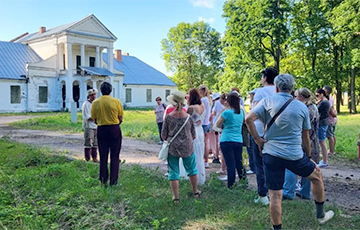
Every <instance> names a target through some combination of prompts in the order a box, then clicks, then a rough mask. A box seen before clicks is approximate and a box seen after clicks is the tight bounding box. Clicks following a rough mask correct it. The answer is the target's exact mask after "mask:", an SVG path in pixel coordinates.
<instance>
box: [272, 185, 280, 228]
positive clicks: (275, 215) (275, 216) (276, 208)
mask: <svg viewBox="0 0 360 230" xmlns="http://www.w3.org/2000/svg"><path fill="white" fill-rule="evenodd" d="M282 194H283V192H282V189H281V190H271V189H269V196H270V206H269V211H270V219H271V224H272V225H279V224H281V212H282V208H281V200H282Z"/></svg>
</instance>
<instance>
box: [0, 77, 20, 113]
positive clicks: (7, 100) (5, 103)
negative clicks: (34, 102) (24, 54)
mask: <svg viewBox="0 0 360 230" xmlns="http://www.w3.org/2000/svg"><path fill="white" fill-rule="evenodd" d="M12 85H14V86H20V92H21V93H20V95H21V101H20V104H11V95H10V94H11V93H10V86H12ZM0 98H1V101H0V113H9V112H25V110H26V83H25V81H24V80H22V81H19V80H4V79H2V80H1V81H0Z"/></svg>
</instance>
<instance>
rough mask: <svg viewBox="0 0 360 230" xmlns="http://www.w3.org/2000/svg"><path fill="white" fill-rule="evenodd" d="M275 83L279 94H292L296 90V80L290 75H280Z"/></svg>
mask: <svg viewBox="0 0 360 230" xmlns="http://www.w3.org/2000/svg"><path fill="white" fill-rule="evenodd" d="M274 83H275V86H276V87H277V88H278V89H279V92H284V93H290V92H291V90H292V89H293V88H294V85H295V80H294V78H293V76H291V75H290V74H280V75H278V76H277V77H276V78H275V79H274Z"/></svg>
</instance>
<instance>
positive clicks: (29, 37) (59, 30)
mask: <svg viewBox="0 0 360 230" xmlns="http://www.w3.org/2000/svg"><path fill="white" fill-rule="evenodd" d="M90 17H92V18H94V19H95V20H96V21H97V22H98V23H100V24H101V25H102V26H103V27H104V29H105V30H106V31H108V32H109V34H110V35H111V37H106V36H99V35H94V34H87V33H81V32H77V31H70V30H71V29H72V28H73V26H75V25H77V24H78V23H81V22H82V21H84V20H86V19H88V18H90ZM63 32H71V33H76V34H83V35H90V36H98V37H102V38H110V39H114V40H116V39H117V37H116V36H115V35H114V34H113V33H111V31H110V30H109V29H108V28H106V26H104V24H102V22H101V21H100V20H99V19H98V18H97V17H95V15H93V14H90V15H88V16H86V17H85V18H83V19H81V20H79V21H75V22H71V23H68V24H64V25H61V26H57V27H54V28H50V29H46V31H45V32H44V33H42V34H40V33H39V32H35V33H31V34H28V35H25V36H24V37H21V38H20V39H18V40H15V41H14V42H26V41H31V40H35V39H38V38H42V37H49V36H51V35H54V34H60V33H63Z"/></svg>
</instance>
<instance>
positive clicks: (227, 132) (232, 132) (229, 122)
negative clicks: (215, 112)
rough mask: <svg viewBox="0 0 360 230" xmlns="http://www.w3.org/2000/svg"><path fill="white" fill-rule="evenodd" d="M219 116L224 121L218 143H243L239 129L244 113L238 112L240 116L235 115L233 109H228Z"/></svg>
mask: <svg viewBox="0 0 360 230" xmlns="http://www.w3.org/2000/svg"><path fill="white" fill-rule="evenodd" d="M221 116H222V117H223V118H224V119H225V121H224V129H223V131H222V133H221V138H220V142H225V141H231V142H239V143H243V139H242V135H241V128H242V125H243V122H244V113H243V112H242V111H241V110H240V114H236V113H235V111H234V110H233V109H228V110H225V111H224V112H222V114H221Z"/></svg>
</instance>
